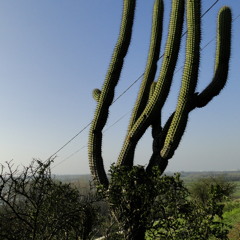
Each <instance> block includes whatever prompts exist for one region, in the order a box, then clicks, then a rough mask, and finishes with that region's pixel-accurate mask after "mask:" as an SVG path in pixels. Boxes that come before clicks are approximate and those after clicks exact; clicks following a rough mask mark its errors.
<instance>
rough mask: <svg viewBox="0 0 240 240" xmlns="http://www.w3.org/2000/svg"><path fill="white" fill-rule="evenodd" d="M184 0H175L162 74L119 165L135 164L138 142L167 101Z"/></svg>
mask: <svg viewBox="0 0 240 240" xmlns="http://www.w3.org/2000/svg"><path fill="white" fill-rule="evenodd" d="M183 16H184V0H173V1H172V10H171V17H170V24H169V33H168V39H167V42H166V47H165V53H164V58H163V63H162V67H161V74H160V76H159V78H158V81H157V84H156V86H155V90H154V93H153V95H152V97H151V98H150V99H149V101H148V103H147V105H146V107H145V109H144V111H143V112H142V114H141V115H140V116H139V118H138V119H137V121H136V122H135V124H134V125H133V126H132V128H131V129H130V131H129V132H128V136H127V137H126V139H125V142H124V144H123V147H122V150H121V152H120V155H119V158H118V162H117V163H118V165H133V157H134V151H135V147H136V144H137V142H138V140H139V139H140V138H141V137H142V135H143V134H144V132H145V131H146V129H147V128H148V127H149V126H150V124H151V123H152V120H151V119H152V117H153V116H154V115H155V114H156V113H157V112H160V111H161V108H162V106H163V105H164V103H165V100H166V98H167V95H168V93H169V89H170V86H171V82H172V77H173V72H174V69H175V67H176V62H177V58H178V52H179V48H180V40H181V33H182V26H183Z"/></svg>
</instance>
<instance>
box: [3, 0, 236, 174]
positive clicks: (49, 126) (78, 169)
mask: <svg viewBox="0 0 240 240" xmlns="http://www.w3.org/2000/svg"><path fill="white" fill-rule="evenodd" d="M153 2H154V1H153V0H148V1H145V0H138V1H137V9H136V17H135V20H136V22H135V25H134V30H133V38H132V45H131V47H130V49H129V53H128V56H127V58H126V61H125V65H124V69H123V72H122V75H121V80H120V83H119V85H118V87H117V89H116V96H118V95H119V94H121V92H122V91H124V90H125V89H126V88H127V87H128V86H129V85H130V84H131V83H132V82H134V81H135V80H136V79H137V78H138V77H139V76H140V75H141V74H142V73H143V71H144V65H145V62H146V58H147V51H148V44H149V35H150V28H151V26H150V24H151V12H152V6H153ZM169 2H170V1H169V0H165V10H166V11H165V22H164V34H163V41H165V40H166V35H167V28H168V17H169V10H170V6H169ZM214 2H215V0H211V1H209V0H203V6H202V12H204V11H205V10H206V9H207V8H208V7H209V6H211V5H212V4H213V3H214ZM223 5H229V6H230V7H231V8H232V10H233V18H235V17H237V16H238V15H239V14H240V2H239V1H238V0H219V1H218V3H217V4H216V5H215V6H214V8H213V9H212V10H211V11H210V12H209V13H208V14H207V15H206V16H205V17H204V18H203V19H202V23H203V30H202V32H203V35H202V46H204V45H205V44H206V43H208V42H209V41H210V40H212V39H213V38H214V37H215V36H216V17H217V11H218V9H219V8H220V7H221V6H223ZM121 9H122V0H114V1H112V0H101V1H96V0H95V1H93V0H51V1H49V0H41V1H33V0H1V1H0V36H1V37H0V109H1V111H0V113H1V117H0V149H1V152H0V161H1V163H3V162H5V161H9V160H11V159H13V160H14V162H15V163H16V164H23V165H27V164H28V163H29V162H30V161H31V160H32V158H40V159H42V160H45V159H47V158H48V157H49V156H51V155H52V154H53V153H54V152H56V151H57V150H58V149H59V148H60V147H61V146H62V145H64V144H65V143H66V142H67V141H68V140H69V139H71V138H72V137H73V136H74V135H75V134H76V133H78V132H79V131H80V130H81V129H82V128H84V127H85V126H86V125H87V124H88V123H89V122H90V121H91V119H92V117H93V113H94V110H95V102H94V100H93V99H92V89H94V88H101V85H102V82H103V80H104V77H105V73H106V71H107V68H108V63H109V60H110V58H111V55H112V50H113V47H114V45H115V42H116V39H117V36H118V30H119V24H120V18H121ZM239 26H240V18H238V19H236V20H235V21H234V22H233V41H232V57H231V67H230V73H229V79H228V83H227V86H226V87H225V89H224V90H223V91H222V92H221V94H220V96H218V97H216V98H214V100H213V101H212V102H211V103H209V105H207V106H206V107H205V108H204V109H197V110H195V111H193V112H192V113H191V116H190V120H189V123H188V127H187V130H186V132H185V135H184V136H183V139H182V142H181V144H180V146H179V148H178V150H177V151H176V153H175V156H174V157H173V158H172V159H171V160H170V163H169V166H168V168H167V170H169V171H190V170H194V171H199V170H236V169H240V161H239V160H240V145H239V143H240V127H239V122H240V107H239V103H240V96H239V93H240V82H239V75H240V74H239V71H240V58H239V56H240V45H239V42H240V30H239V29H240V28H239ZM162 49H164V45H163V47H162ZM214 52H215V43H214V42H212V43H211V44H209V45H208V47H207V48H205V49H204V50H203V51H202V53H201V67H200V78H199V84H198V90H201V89H203V88H204V86H206V85H207V83H208V82H209V81H210V80H211V78H212V74H213V63H214ZM162 53H163V52H162ZM183 60H184V44H182V49H181V55H180V58H179V63H178V67H177V70H178V69H179V68H180V67H181V66H182V65H183ZM159 62H160V63H161V61H159ZM180 78H181V71H179V72H178V73H176V74H175V80H174V84H173V91H172V95H171V97H169V99H168V102H167V104H166V107H165V108H164V119H166V118H167V117H168V116H169V115H170V113H171V112H172V111H173V110H174V107H175V103H176V96H177V92H178V88H179V84H180ZM139 84H140V82H138V83H137V84H135V85H134V87H132V88H131V89H130V90H129V91H128V92H127V93H126V94H125V95H124V96H123V97H121V98H120V99H119V100H118V101H117V102H116V103H115V104H114V105H113V106H112V107H111V109H110V118H109V121H108V126H110V125H111V124H113V123H114V122H115V121H116V120H118V119H119V118H120V117H121V116H122V115H124V114H126V113H127V112H129V111H130V110H131V108H132V106H133V103H134V100H135V99H136V94H137V91H138V87H139ZM129 115H130V114H128V115H127V116H126V117H125V118H124V119H123V120H121V121H120V122H119V123H118V124H116V125H114V126H113V127H111V128H110V129H109V130H108V131H106V132H105V133H104V141H103V144H104V145H103V156H104V159H105V165H106V168H107V169H108V166H109V164H110V163H112V162H115V161H116V159H117V155H118V153H119V151H120V147H121V144H122V140H123V138H124V135H125V131H126V128H127V124H128V119H129ZM106 128H107V127H106ZM149 136H150V134H149V132H147V133H146V136H144V138H143V139H142V140H141V141H140V144H139V146H138V149H137V154H136V160H137V161H136V163H138V164H143V165H144V164H146V163H147V160H148V159H149V155H150V151H151V141H150V137H149ZM87 139H88V129H87V130H85V131H84V132H83V133H82V134H80V135H79V136H78V137H77V138H76V139H74V140H73V141H72V142H71V143H70V144H69V145H68V146H66V147H65V148H64V149H63V150H62V151H60V152H59V153H58V154H57V156H58V157H57V158H56V159H55V164H56V165H57V166H56V167H54V168H53V170H52V171H53V173H57V174H69V173H72V174H84V173H89V168H88V159H87V148H86V147H85V146H86V145H87ZM81 148H82V149H81ZM79 149H81V150H79ZM78 150H79V151H78ZM76 151H78V152H77V153H76V154H75V155H73V156H72V157H70V158H68V159H67V160H66V158H67V157H68V156H69V155H71V154H73V153H74V152H76Z"/></svg>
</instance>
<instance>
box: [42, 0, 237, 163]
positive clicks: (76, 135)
mask: <svg viewBox="0 0 240 240" xmlns="http://www.w3.org/2000/svg"><path fill="white" fill-rule="evenodd" d="M218 1H219V0H216V1H215V2H214V3H213V4H212V5H211V6H210V7H209V8H208V9H207V10H206V11H205V12H204V13H203V14H202V15H201V18H203V17H204V16H205V15H206V14H207V13H208V12H209V11H210V10H211V9H212V8H213V7H214V6H215V5H216V3H217V2H218ZM239 16H240V15H239ZM239 16H237V18H238V17H239ZM237 18H235V19H237ZM186 33H187V31H185V32H184V33H183V34H182V37H183V36H184V35H185V34H186ZM213 40H214V39H213ZM213 40H212V41H213ZM163 56H164V53H163V54H162V55H161V56H160V57H159V59H158V60H160V59H161V58H162V57H163ZM181 68H182V67H181ZM181 68H180V69H181ZM180 69H178V70H177V72H178V71H179V70H180ZM143 75H144V73H142V74H141V75H140V76H139V77H138V78H137V79H136V80H135V81H134V82H133V83H132V84H131V85H130V86H129V87H127V88H126V89H125V90H124V91H123V92H122V93H121V94H120V95H119V96H118V97H117V98H116V99H115V100H114V101H113V103H112V104H114V103H115V102H116V101H117V100H119V99H120V98H121V97H122V96H123V95H124V94H125V93H126V92H127V91H128V90H129V89H130V88H132V87H133V86H134V85H135V84H136V83H137V82H138V81H139V80H140V79H141V78H142V77H143ZM90 125H91V122H89V123H88V124H87V125H86V126H85V127H84V128H83V129H81V130H80V131H79V132H78V133H77V134H75V135H74V136H73V137H72V138H71V139H70V140H69V141H68V142H66V143H65V144H64V145H63V146H62V147H60V148H59V149H58V150H57V151H56V152H55V153H53V154H52V155H51V156H50V157H49V158H48V159H51V158H52V157H53V156H55V155H56V154H57V153H59V152H60V151H61V150H62V149H63V148H65V147H66V146H67V145H68V144H70V143H71V142H72V141H73V140H74V139H75V138H76V137H78V136H79V135H80V134H81V133H82V132H83V131H84V130H86V129H87V128H88V127H89V126H90ZM48 159H47V160H48ZM47 160H46V161H47Z"/></svg>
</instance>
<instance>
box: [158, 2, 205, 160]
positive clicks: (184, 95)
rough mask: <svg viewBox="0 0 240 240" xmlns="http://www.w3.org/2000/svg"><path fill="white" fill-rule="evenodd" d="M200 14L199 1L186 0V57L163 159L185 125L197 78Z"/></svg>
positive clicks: (170, 152) (171, 149)
mask: <svg viewBox="0 0 240 240" xmlns="http://www.w3.org/2000/svg"><path fill="white" fill-rule="evenodd" d="M200 16H201V15H200V1H199V0H196V1H192V0H187V30H188V32H187V43H186V59H185V64H184V72H183V77H182V86H181V89H180V94H179V97H178V103H177V107H176V111H175V113H174V116H173V119H172V122H171V125H170V127H169V130H168V133H167V136H166V139H165V142H164V145H163V148H162V150H161V152H160V155H161V157H162V158H164V159H169V158H171V157H172V156H173V154H174V151H175V150H176V148H177V147H178V145H179V142H180V140H181V137H182V135H183V133H184V130H185V128H186V125H187V120H188V114H189V111H190V106H191V101H192V99H193V97H194V91H195V88H196V84H197V79H198V69H199V58H200V39H201V33H200V18H201V17H200Z"/></svg>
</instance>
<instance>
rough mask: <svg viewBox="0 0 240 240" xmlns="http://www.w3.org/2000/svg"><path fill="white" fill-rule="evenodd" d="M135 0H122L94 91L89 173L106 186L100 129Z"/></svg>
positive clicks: (124, 51) (118, 70)
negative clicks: (118, 23) (102, 72)
mask: <svg viewBox="0 0 240 240" xmlns="http://www.w3.org/2000/svg"><path fill="white" fill-rule="evenodd" d="M135 5H136V0H124V4H123V13H122V20H121V26H120V33H119V37H118V40H117V43H116V46H115V48H114V52H113V55H112V59H111V63H110V66H109V68H108V72H107V74H106V78H105V81H104V84H103V87H102V90H101V91H96V90H95V91H94V95H95V97H96V100H97V107H96V110H95V114H94V118H93V121H92V124H91V127H90V132H89V142H88V155H89V166H90V170H91V174H92V176H93V178H94V180H95V182H96V184H101V185H103V186H105V187H107V186H108V179H107V175H106V172H105V169H104V165H103V159H102V129H103V127H104V126H105V124H106V121H107V117H108V111H109V107H110V105H111V104H112V101H113V98H114V90H115V87H116V85H117V83H118V80H119V77H120V73H121V70H122V66H123V62H124V58H125V56H126V54H127V51H128V47H129V44H130V40H131V35H132V26H133V20H134V12H135Z"/></svg>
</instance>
